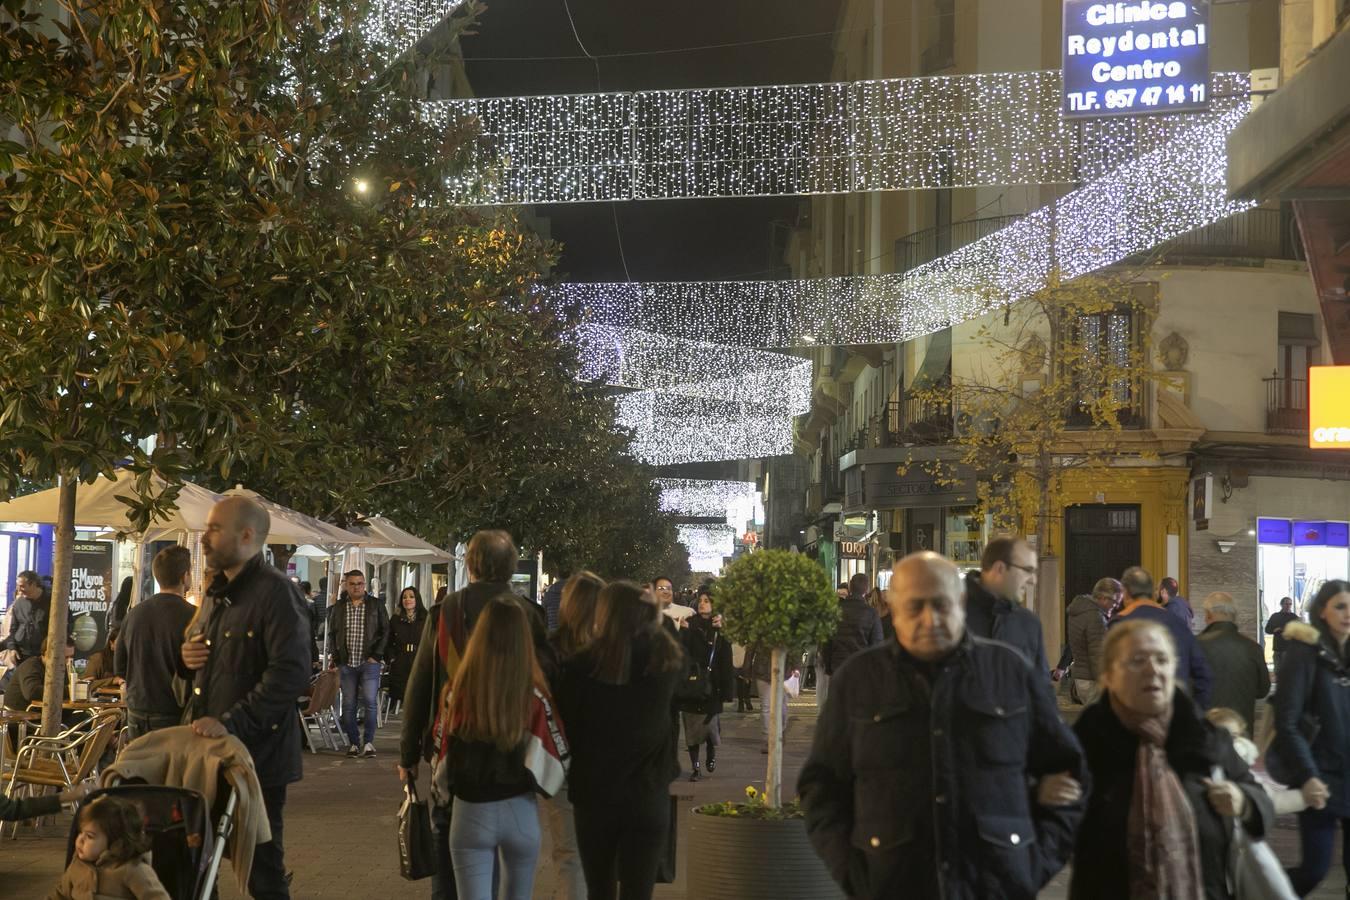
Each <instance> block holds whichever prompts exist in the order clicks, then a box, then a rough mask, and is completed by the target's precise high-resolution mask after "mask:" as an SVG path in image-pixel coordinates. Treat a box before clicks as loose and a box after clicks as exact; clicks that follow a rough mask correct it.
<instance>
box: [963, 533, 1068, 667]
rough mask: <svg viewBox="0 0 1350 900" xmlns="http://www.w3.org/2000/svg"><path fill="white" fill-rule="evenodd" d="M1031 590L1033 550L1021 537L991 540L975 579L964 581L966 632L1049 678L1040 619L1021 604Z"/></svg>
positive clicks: (1034, 569)
mask: <svg viewBox="0 0 1350 900" xmlns="http://www.w3.org/2000/svg"><path fill="white" fill-rule="evenodd" d="M1035 590H1036V551H1035V550H1032V549H1031V545H1029V544H1028V543H1027V542H1026V541H1025V540H1023V539H1022V538H1017V537H999V538H994V539H993V540H992V541H990V542H989V543H988V544H987V545H986V546H985V548H984V553H983V554H982V555H981V556H980V572H979V574H978V575H977V574H975V573H974V572H971V573H970V574H969V575H967V576H966V628H968V629H969V630H970V632H971V634H973V635H975V636H976V637H982V638H989V639H991V640H995V641H1002V642H1003V643H1005V644H1008V645H1010V646H1011V647H1013V648H1015V649H1016V650H1019V651H1021V653H1022V655H1023V656H1025V657H1026V659H1027V662H1029V663H1031V665H1032V667H1033V668H1034V669H1035V670H1036V671H1037V672H1040V673H1042V674H1048V673H1049V671H1050V663H1049V662H1048V661H1047V660H1046V657H1045V635H1044V633H1043V632H1042V631H1041V620H1040V619H1038V618H1036V614H1035V613H1033V612H1031V610H1029V609H1027V608H1026V607H1025V606H1023V605H1022V600H1021V598H1022V594H1023V592H1024V591H1027V592H1034V591H1035Z"/></svg>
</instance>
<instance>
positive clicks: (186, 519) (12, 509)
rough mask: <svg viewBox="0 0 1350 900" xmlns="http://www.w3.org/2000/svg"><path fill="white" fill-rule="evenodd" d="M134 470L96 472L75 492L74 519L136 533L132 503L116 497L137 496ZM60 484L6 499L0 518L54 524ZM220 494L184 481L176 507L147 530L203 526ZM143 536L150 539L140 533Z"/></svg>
mask: <svg viewBox="0 0 1350 900" xmlns="http://www.w3.org/2000/svg"><path fill="white" fill-rule="evenodd" d="M135 482H136V473H134V472H132V471H130V470H129V469H118V470H117V477H116V478H106V477H103V476H99V478H98V480H96V481H95V482H94V483H93V484H82V485H80V486H79V490H78V491H77V492H76V494H75V522H76V523H77V524H79V525H88V526H91V527H100V528H108V529H111V530H113V531H116V532H118V533H119V534H135V531H134V529H133V527H132V524H131V519H130V518H129V514H130V512H131V507H129V506H127V505H126V504H125V503H123V502H122V501H121V500H119V499H118V498H119V497H125V498H127V499H128V500H130V499H133V498H134V497H135V496H136V485H135ZM151 483H152V485H153V488H154V490H155V491H156V492H158V491H162V490H164V489H165V488H167V487H168V482H166V481H165V480H164V479H162V478H160V477H159V476H157V475H155V476H151ZM59 494H60V488H51V489H50V490H46V491H38V492H37V493H35V494H26V495H24V496H22V497H18V498H16V499H14V500H11V501H9V502H8V503H0V522H41V523H43V524H51V525H54V524H56V515H57V504H58V496H59ZM219 499H220V495H219V494H216V493H214V492H212V491H208V490H207V489H206V488H204V487H201V486H199V485H195V484H191V483H189V482H184V483H183V484H182V486H181V487H180V490H179V492H178V499H177V501H175V502H176V503H177V505H178V508H177V509H175V510H173V511H171V512H169V513H168V514H167V515H166V516H164V517H161V518H157V519H155V520H154V522H152V523H151V525H150V528H148V529H147V530H146V534H147V535H149V534H155V535H164V534H170V533H175V532H194V531H196V532H200V531H205V530H206V516H207V513H209V512H210V511H211V507H212V506H214V505H215V504H216V501H218V500H219ZM138 537H141V539H143V540H152V539H153V538H147V537H144V536H139V535H138Z"/></svg>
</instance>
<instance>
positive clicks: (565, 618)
mask: <svg viewBox="0 0 1350 900" xmlns="http://www.w3.org/2000/svg"><path fill="white" fill-rule="evenodd" d="M604 586H605V582H604V580H603V579H601V578H600V576H599V575H596V574H595V573H594V572H586V571H582V572H578V573H577V574H575V575H573V576H572V577H571V578H569V579H567V583H566V584H565V585H563V591H562V602H561V603H560V604H559V605H558V627H557V628H556V629H554V631H553V634H551V635H549V640H550V642H551V643H552V644H553V649H554V650H555V652H556V653H557V654H558V659H559V660H560V661H561V660H565V659H570V658H571V657H573V656H576V655H577V654H578V653H580V652H581V651H582V650H583V649H584V648H585V647H586V645H587V644H589V643H590V642H591V639H592V638H593V637H594V636H595V611H596V606H597V603H598V601H599V599H600V590H601V589H602V588H603V587H604Z"/></svg>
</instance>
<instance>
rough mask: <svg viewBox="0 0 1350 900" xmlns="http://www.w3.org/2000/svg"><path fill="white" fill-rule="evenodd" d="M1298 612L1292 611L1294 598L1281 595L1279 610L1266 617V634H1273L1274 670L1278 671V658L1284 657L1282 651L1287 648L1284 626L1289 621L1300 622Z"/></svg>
mask: <svg viewBox="0 0 1350 900" xmlns="http://www.w3.org/2000/svg"><path fill="white" fill-rule="evenodd" d="M1302 621H1303V620H1302V619H1301V618H1299V615H1298V613H1296V612H1294V598H1293V597H1283V598H1281V599H1280V611H1279V612H1277V613H1272V614H1271V616H1270V618H1269V619H1266V634H1273V635H1274V636H1275V671H1276V672H1279V671H1280V660H1281V659H1283V658H1284V651H1285V650H1286V649H1288V646H1289V641H1288V639H1287V638H1286V637H1285V636H1284V626H1286V625H1288V624H1289V623H1290V622H1302Z"/></svg>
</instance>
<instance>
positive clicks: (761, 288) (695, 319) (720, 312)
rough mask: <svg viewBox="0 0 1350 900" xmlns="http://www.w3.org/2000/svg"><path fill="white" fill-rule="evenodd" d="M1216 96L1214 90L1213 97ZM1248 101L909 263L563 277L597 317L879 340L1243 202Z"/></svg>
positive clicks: (708, 336)
mask: <svg viewBox="0 0 1350 900" xmlns="http://www.w3.org/2000/svg"><path fill="white" fill-rule="evenodd" d="M1217 102H1218V101H1217V100H1216V103H1217ZM1245 113H1246V106H1245V105H1236V104H1229V105H1228V106H1227V107H1226V109H1225V110H1224V111H1223V112H1221V113H1211V114H1209V115H1202V116H1194V117H1193V124H1192V127H1191V128H1190V129H1189V130H1187V131H1186V132H1184V133H1182V134H1179V135H1178V136H1177V137H1176V139H1175V140H1173V141H1171V142H1169V143H1167V144H1165V145H1164V146H1162V147H1159V148H1157V149H1155V150H1151V151H1149V152H1148V153H1145V154H1144V155H1142V156H1140V157H1138V158H1135V159H1131V160H1128V161H1127V162H1125V163H1123V164H1121V165H1120V166H1118V167H1117V168H1116V169H1115V170H1113V171H1111V172H1109V173H1107V174H1106V175H1104V176H1102V177H1100V178H1098V179H1095V180H1094V181H1091V182H1089V183H1087V184H1085V185H1083V186H1082V187H1081V188H1079V189H1078V190H1075V191H1073V192H1071V193H1069V194H1067V195H1066V196H1064V197H1063V198H1061V199H1060V200H1058V201H1057V202H1055V203H1054V204H1052V205H1051V206H1048V207H1044V208H1042V209H1040V210H1037V211H1036V212H1033V213H1031V214H1030V215H1028V216H1026V217H1025V218H1023V219H1021V220H1019V221H1017V222H1015V223H1014V224H1012V225H1009V226H1008V227H1006V228H1004V229H1002V230H1000V231H998V232H996V233H994V234H992V235H989V236H987V237H985V238H982V239H980V240H978V241H975V242H974V243H971V244H968V245H967V246H965V247H962V248H961V249H959V250H957V251H955V252H953V253H950V254H947V255H946V256H944V257H941V258H939V259H936V260H934V261H932V262H930V263H927V264H925V265H923V266H919V267H917V268H915V269H913V270H911V271H909V272H906V273H904V274H891V275H859V276H847V277H834V278H818V279H799V280H787V281H720V282H623V283H566V284H562V285H560V286H558V288H557V290H558V291H560V292H561V293H562V294H563V295H564V296H565V299H566V300H568V301H570V302H574V303H576V304H578V305H579V306H580V307H581V308H583V309H584V310H585V314H586V316H587V318H588V319H589V320H590V321H592V322H594V323H597V324H604V325H612V326H619V327H625V328H634V329H640V330H642V331H646V332H651V333H656V334H662V335H670V336H672V337H683V338H689V339H701V340H703V341H707V342H716V343H719V344H732V345H739V346H743V347H792V346H810V345H813V344H823V345H850V344H882V343H893V342H898V341H905V340H909V339H911V338H915V337H919V336H922V335H926V334H931V333H932V332H935V331H939V330H941V329H943V328H949V327H951V326H953V325H957V324H960V323H962V322H967V321H970V320H971V319H974V318H977V317H979V316H981V315H984V314H986V313H989V312H991V311H993V310H995V309H998V308H1001V307H1002V306H1005V305H1007V304H1009V303H1012V302H1014V301H1016V300H1018V299H1021V298H1023V297H1026V296H1028V295H1029V294H1031V293H1032V292H1034V291H1035V290H1037V289H1038V288H1040V287H1041V286H1043V285H1044V284H1045V282H1046V279H1047V277H1048V275H1049V274H1050V270H1051V266H1052V264H1058V266H1059V268H1060V272H1061V274H1062V275H1063V276H1064V277H1066V278H1076V277H1079V276H1081V275H1086V274H1088V273H1090V272H1094V271H1097V270H1099V269H1102V268H1104V267H1106V266H1110V265H1113V264H1115V263H1118V262H1120V261H1122V260H1124V259H1126V258H1128V257H1131V256H1134V255H1136V254H1139V253H1144V252H1146V251H1148V250H1151V249H1153V248H1154V247H1157V246H1159V245H1161V244H1164V243H1166V242H1167V241H1168V240H1171V239H1173V238H1176V237H1179V236H1181V235H1183V234H1186V233H1187V232H1189V231H1192V230H1194V229H1196V228H1200V227H1202V226H1204V225H1208V224H1211V223H1213V222H1217V221H1220V220H1222V219H1225V218H1227V217H1229V216H1232V215H1235V214H1237V213H1239V212H1242V211H1243V210H1246V209H1249V208H1250V207H1251V206H1252V204H1250V203H1246V202H1234V201H1231V200H1229V199H1228V196H1227V188H1226V182H1225V168H1226V160H1227V155H1226V147H1225V142H1226V139H1227V136H1228V135H1229V133H1231V131H1232V130H1233V128H1234V127H1235V126H1236V125H1237V123H1238V122H1239V121H1240V120H1241V119H1242V117H1243V116H1244V115H1245Z"/></svg>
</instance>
